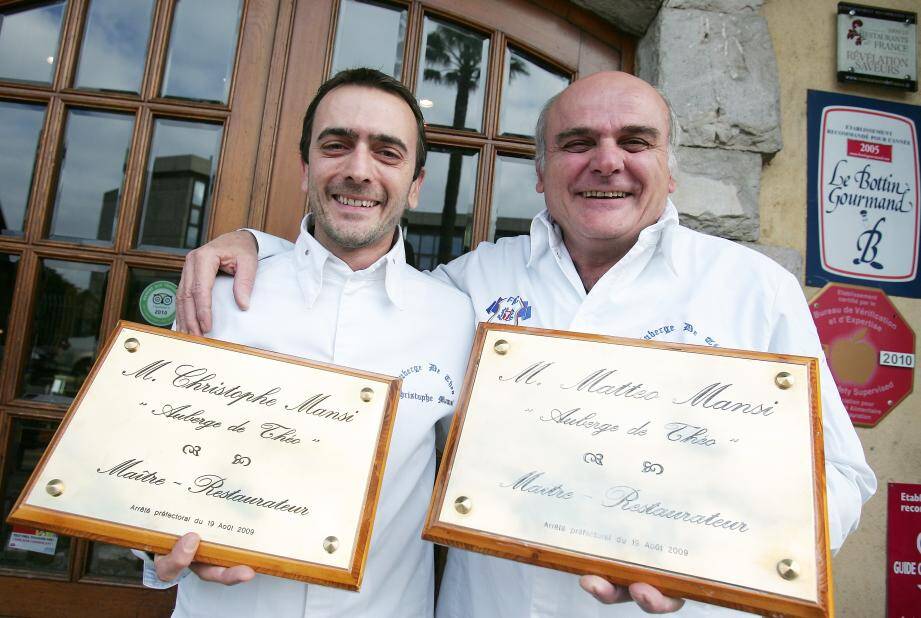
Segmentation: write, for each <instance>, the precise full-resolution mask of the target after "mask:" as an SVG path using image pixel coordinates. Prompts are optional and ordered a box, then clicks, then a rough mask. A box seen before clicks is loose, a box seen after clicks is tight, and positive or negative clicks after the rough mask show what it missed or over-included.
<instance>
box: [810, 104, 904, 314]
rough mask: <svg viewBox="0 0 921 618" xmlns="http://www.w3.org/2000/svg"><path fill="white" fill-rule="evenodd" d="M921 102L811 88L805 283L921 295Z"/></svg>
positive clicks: (895, 294) (900, 294) (893, 293)
mask: <svg viewBox="0 0 921 618" xmlns="http://www.w3.org/2000/svg"><path fill="white" fill-rule="evenodd" d="M919 123H921V107H918V106H914V105H903V104H899V103H890V102H888V101H880V100H876V99H867V98H863V97H854V96H849V95H843V94H833V93H828V92H817V91H814V90H810V91H809V93H808V150H809V152H808V173H807V182H808V186H807V193H806V196H807V250H806V284H807V285H811V286H815V287H823V286H824V285H825V284H827V283H829V282H838V283H851V284H857V285H864V286H872V287H876V288H881V289H883V290H885V292H886V293H887V294H889V295H893V296H908V297H911V298H921V280H919V274H918V255H919V239H921V219H919V211H918V197H919V194H921V173H919V154H921V151H919V145H918V125H919Z"/></svg>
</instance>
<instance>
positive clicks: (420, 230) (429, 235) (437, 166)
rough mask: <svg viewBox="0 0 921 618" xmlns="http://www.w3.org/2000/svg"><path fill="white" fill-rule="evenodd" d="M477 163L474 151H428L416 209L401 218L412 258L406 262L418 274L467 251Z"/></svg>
mask: <svg viewBox="0 0 921 618" xmlns="http://www.w3.org/2000/svg"><path fill="white" fill-rule="evenodd" d="M478 159H479V152H477V151H476V150H462V149H460V148H447V147H444V146H432V147H430V148H429V151H428V160H427V161H426V164H425V170H426V175H425V183H423V185H422V194H421V195H420V197H419V207H418V208H416V210H407V211H406V214H405V215H404V217H403V224H404V226H405V227H404V229H405V231H406V240H407V242H408V243H409V245H410V247H409V248H410V249H411V253H412V254H413V255H407V259H409V260H410V263H411V264H413V265H414V266H415V267H416V268H418V269H419V270H432V269H433V268H435V267H436V266H438V265H439V264H443V263H445V262H450V261H451V260H453V259H454V258H456V257H457V256H458V255H460V254H461V253H464V252H466V251H469V250H470V239H471V235H472V229H473V198H474V195H475V193H476V168H477V161H478Z"/></svg>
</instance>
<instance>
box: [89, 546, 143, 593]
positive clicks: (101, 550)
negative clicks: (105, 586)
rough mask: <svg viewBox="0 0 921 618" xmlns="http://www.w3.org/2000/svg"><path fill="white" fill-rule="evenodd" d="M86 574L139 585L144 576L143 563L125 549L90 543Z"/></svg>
mask: <svg viewBox="0 0 921 618" xmlns="http://www.w3.org/2000/svg"><path fill="white" fill-rule="evenodd" d="M86 573H87V574H88V575H95V576H97V577H104V578H105V579H109V580H115V581H118V582H123V583H126V584H136V585H140V583H141V578H142V577H143V575H144V563H143V562H141V561H140V560H138V558H137V556H135V555H134V554H132V553H131V550H130V549H128V548H127V547H119V546H117V545H109V544H108V543H90V555H89V559H88V560H87V565H86Z"/></svg>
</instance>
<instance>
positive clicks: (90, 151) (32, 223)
mask: <svg viewBox="0 0 921 618" xmlns="http://www.w3.org/2000/svg"><path fill="white" fill-rule="evenodd" d="M279 6H280V5H279V2H277V1H273V0H135V1H132V2H124V1H123V0H54V1H44V2H0V367H2V372H0V496H2V500H3V501H2V516H3V519H4V520H5V518H6V515H7V514H8V513H9V511H10V509H11V507H12V505H13V503H14V501H15V500H16V498H17V497H18V494H19V492H20V490H21V489H22V487H23V486H24V484H25V482H26V481H27V479H28V477H29V475H30V473H31V471H32V469H33V468H34V467H35V465H36V463H37V462H38V459H39V457H41V454H42V452H43V451H44V448H45V446H46V445H47V444H48V442H49V440H50V438H51V436H52V434H53V432H54V430H55V428H56V426H57V425H58V423H59V422H60V420H61V418H62V416H63V414H64V413H65V411H66V409H67V406H68V404H69V403H70V402H71V400H72V399H73V397H74V395H75V394H76V392H77V390H78V389H79V387H80V385H81V384H82V383H83V379H84V377H85V376H86V374H87V372H88V370H89V368H90V366H91V364H92V362H93V360H94V358H95V355H96V351H97V349H98V347H99V345H100V342H101V340H102V339H103V338H104V337H105V335H106V334H107V333H108V332H109V331H110V330H111V329H112V327H113V326H114V325H115V323H116V321H117V320H118V319H120V318H126V319H131V320H135V321H140V322H147V323H152V324H156V325H160V326H164V327H168V325H169V323H170V322H171V319H170V317H171V315H172V312H173V311H174V307H175V302H174V300H175V299H174V294H173V292H174V290H175V283H176V282H177V281H178V279H179V270H180V269H181V266H182V260H183V256H184V254H185V253H186V252H187V251H188V250H189V249H191V248H194V247H196V246H198V245H199V244H201V243H203V242H205V241H206V240H207V239H208V238H210V237H211V236H213V235H216V234H218V233H221V232H223V231H227V230H230V229H234V228H236V227H239V226H241V225H243V224H245V223H246V220H247V216H248V211H249V205H250V199H251V193H252V185H253V178H254V173H255V169H256V165H255V161H256V158H257V153H258V148H259V139H260V132H259V128H260V127H261V124H262V118H263V114H264V112H265V108H266V106H265V97H266V89H267V84H268V78H269V74H270V70H269V67H270V63H271V52H272V45H273V41H274V37H275V28H276V25H277V19H278V13H279ZM254 127H255V130H253V128H254ZM99 439H100V440H105V436H99ZM140 568H141V563H140V561H138V560H137V559H136V558H134V557H133V556H132V555H131V554H130V553H129V552H128V551H127V550H126V549H123V548H120V547H115V546H111V545H107V544H104V543H93V542H89V541H84V540H78V539H74V538H70V537H67V536H63V535H55V534H51V533H45V532H42V531H40V530H30V529H28V528H18V527H17V528H13V527H11V526H9V525H7V524H6V523H5V522H4V523H2V524H0V614H2V615H14V616H51V615H62V616H80V615H87V616H90V615H92V616H163V615H168V614H169V610H170V608H171V607H172V605H173V601H174V593H173V592H172V591H170V592H160V591H151V590H145V589H143V588H141V586H140Z"/></svg>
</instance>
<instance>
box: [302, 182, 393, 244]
mask: <svg viewBox="0 0 921 618" xmlns="http://www.w3.org/2000/svg"><path fill="white" fill-rule="evenodd" d="M308 196H309V198H310V204H312V205H314V204H315V205H318V206H316V207H314V206H311V209H310V211H311V212H312V213H313V215H314V220H315V221H316V224H317V225H319V226H320V229H321V230H323V233H324V234H325V235H326V237H327V238H329V239H330V240H331V241H332V242H334V243H336V244H337V245H339V246H340V247H342V248H344V249H363V248H364V247H367V246H370V245H373V244H375V243H377V242H378V241H380V240H381V238H384V237H385V236H388V235H389V236H390V237H392V236H393V232H394V230H395V228H396V227H397V225H398V224H399V222H400V219H401V218H402V217H403V212H404V211H405V210H406V206H407V203H408V202H407V199H408V197H409V193H408V192H407V194H406V195H404V196H403V197H402V200H401V201H402V205H401V206H399V207H398V208H394V209H393V210H392V212H391V213H390V215H389V216H388V217H386V218H385V219H381V220H380V221H378V222H377V223H376V224H374V225H373V226H372V227H371V228H369V229H364V230H363V229H360V228H361V227H362V225H356V224H352V223H350V222H348V221H344V222H341V221H340V222H339V224H338V225H337V223H336V222H335V221H333V220H332V218H330V217H328V216H327V212H326V208H325V205H324V206H320V205H321V204H324V202H323V199H324V197H325V196H324V195H323V194H322V193H321V192H320V191H319V190H318V189H317V187H314V186H311V187H310V191H309V192H308ZM329 199H333V198H332V197H330V198H329ZM383 207H384V206H383V205H382V206H375V207H374V208H383Z"/></svg>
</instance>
